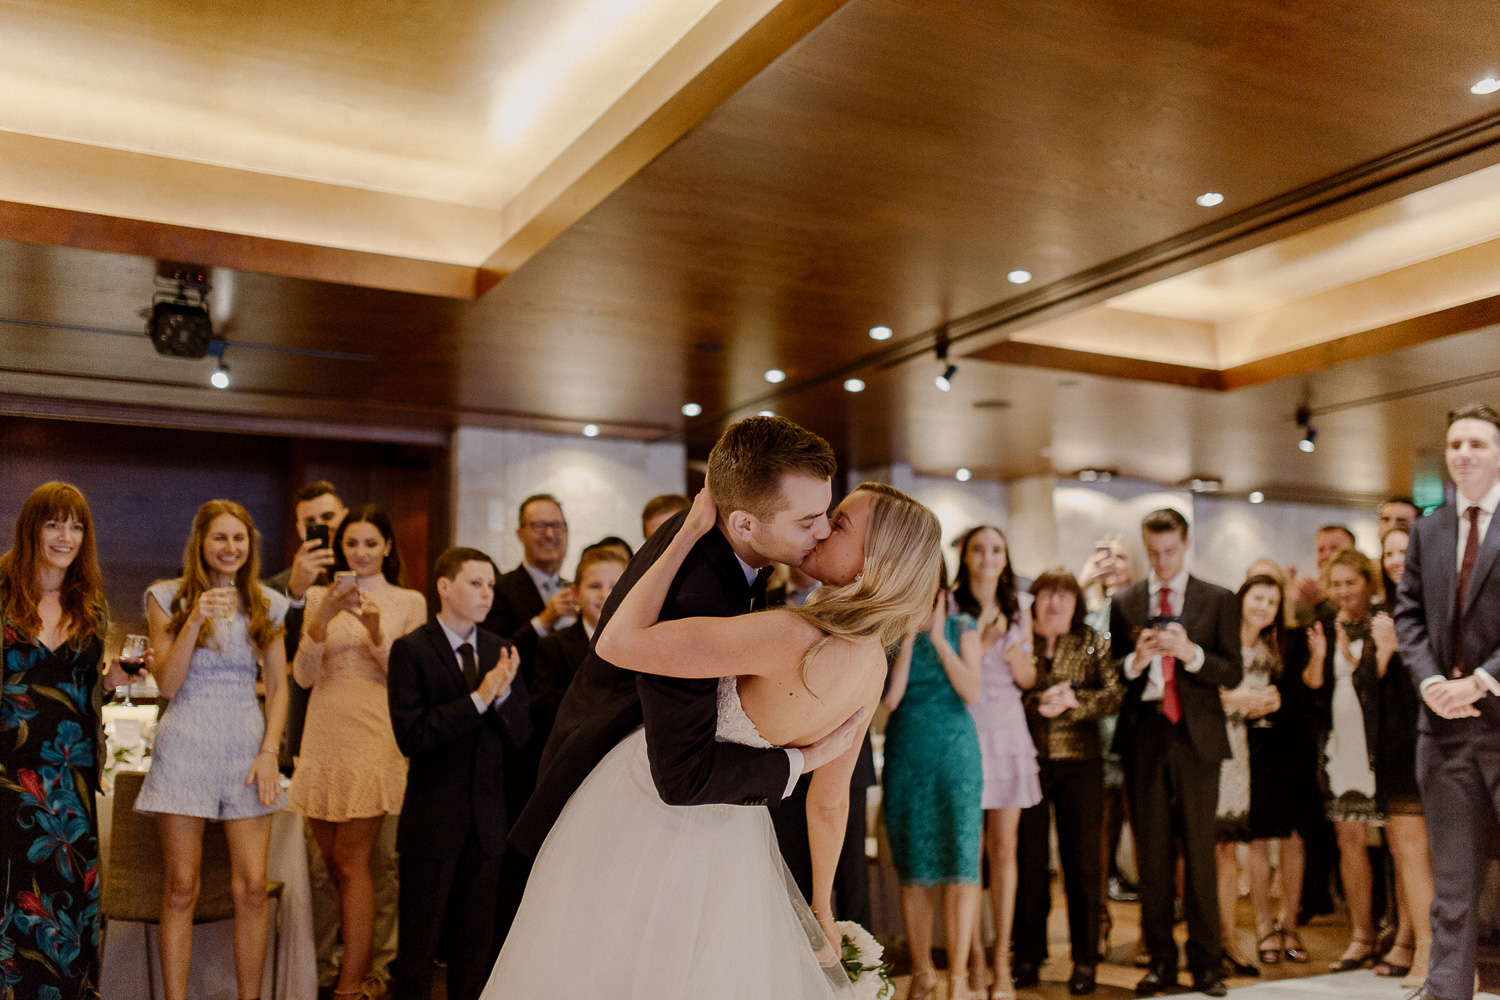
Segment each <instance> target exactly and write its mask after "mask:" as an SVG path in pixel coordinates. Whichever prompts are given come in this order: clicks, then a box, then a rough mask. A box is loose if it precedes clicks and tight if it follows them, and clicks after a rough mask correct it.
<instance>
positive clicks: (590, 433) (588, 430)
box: [583, 424, 599, 438]
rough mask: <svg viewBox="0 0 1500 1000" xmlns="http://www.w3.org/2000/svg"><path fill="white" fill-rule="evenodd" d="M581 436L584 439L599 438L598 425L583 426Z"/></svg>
mask: <svg viewBox="0 0 1500 1000" xmlns="http://www.w3.org/2000/svg"><path fill="white" fill-rule="evenodd" d="M583 436H584V437H586V438H596V437H598V436H599V425H598V424H584V425H583Z"/></svg>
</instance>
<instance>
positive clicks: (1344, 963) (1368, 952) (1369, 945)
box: [1328, 938, 1375, 972]
mask: <svg viewBox="0 0 1500 1000" xmlns="http://www.w3.org/2000/svg"><path fill="white" fill-rule="evenodd" d="M1356 946H1358V947H1360V948H1363V949H1364V950H1365V953H1364V954H1363V955H1361V956H1359V957H1358V958H1349V957H1347V956H1348V952H1349V949H1350V948H1354V947H1356ZM1374 957H1375V942H1374V941H1361V940H1360V939H1359V938H1351V939H1350V940H1349V948H1345V949H1344V955H1341V956H1339V957H1338V958H1336V959H1334V960H1333V961H1332V962H1329V963H1328V971H1329V972H1352V971H1353V970H1355V969H1363V968H1364V967H1365V966H1367V965H1369V964H1370V960H1371V959H1373V958H1374Z"/></svg>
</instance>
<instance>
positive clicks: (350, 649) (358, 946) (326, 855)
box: [289, 504, 427, 997]
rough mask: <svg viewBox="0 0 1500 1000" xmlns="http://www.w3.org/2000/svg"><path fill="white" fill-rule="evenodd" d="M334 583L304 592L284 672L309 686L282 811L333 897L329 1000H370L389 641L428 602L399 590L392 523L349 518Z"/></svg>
mask: <svg viewBox="0 0 1500 1000" xmlns="http://www.w3.org/2000/svg"><path fill="white" fill-rule="evenodd" d="M333 552H334V556H333V558H334V562H333V570H334V578H333V583H332V584H330V585H329V586H327V587H310V588H308V591H307V610H306V612H305V613H304V615H303V622H302V641H301V643H300V644H299V645H298V647H297V658H296V659H295V660H294V661H293V663H292V671H293V674H294V676H295V677H296V678H297V683H298V684H301V685H302V686H303V687H308V688H312V694H311V695H310V696H309V698H308V702H307V723H306V727H305V728H304V729H303V732H302V751H301V754H300V755H299V756H298V758H297V770H296V772H295V773H294V774H293V775H292V787H291V792H290V794H289V798H290V800H291V806H292V809H293V810H294V811H295V812H298V813H300V814H302V815H303V816H305V817H307V821H308V826H309V827H310V828H311V829H312V833H313V839H314V840H316V841H317V842H318V849H319V851H321V852H322V855H323V863H324V864H325V865H326V866H327V868H328V874H329V876H330V877H331V878H332V879H333V884H334V886H335V888H336V889H337V890H338V895H339V911H340V917H341V923H340V928H341V933H342V936H343V944H344V958H343V964H342V966H341V967H340V969H339V981H338V985H337V986H336V987H335V988H334V994H333V995H334V996H336V997H359V996H372V995H374V994H375V993H376V992H378V990H379V983H378V982H376V981H374V980H373V979H372V978H371V976H370V959H371V952H372V950H373V939H374V934H375V887H374V882H373V880H372V878H371V875H370V855H371V853H372V851H373V850H374V847H375V839H376V837H377V836H378V835H379V833H380V824H381V820H382V819H383V818H384V817H385V815H386V814H387V813H398V812H400V811H401V798H402V795H403V794H404V793H405V791H406V758H405V757H403V756H402V755H401V750H400V748H399V747H397V746H396V737H395V735H394V734H393V732H392V730H391V714H390V708H389V706H388V704H387V700H386V668H387V663H388V661H389V658H390V653H391V643H392V642H394V641H395V640H396V639H398V638H400V637H401V636H403V635H406V634H407V633H408V632H410V631H412V630H413V629H415V628H417V627H418V626H419V625H421V624H422V623H423V622H425V621H426V620H427V601H426V599H425V598H424V597H423V596H422V595H421V594H420V593H418V592H417V591H415V590H408V589H406V588H405V587H402V586H401V556H400V553H399V552H398V551H397V550H396V539H395V534H394V533H393V531H392V529H391V521H390V518H389V517H387V516H386V514H385V512H384V511H382V510H381V509H380V508H379V507H376V506H375V505H373V504H364V505H362V506H359V507H354V508H352V509H350V511H349V513H348V514H347V515H346V516H345V517H344V521H343V523H342V524H340V525H339V528H338V531H337V532H335V534H334V536H333Z"/></svg>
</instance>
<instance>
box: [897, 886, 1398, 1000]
mask: <svg viewBox="0 0 1500 1000" xmlns="http://www.w3.org/2000/svg"><path fill="white" fill-rule="evenodd" d="M1108 905H1109V910H1110V915H1111V917H1112V918H1113V920H1114V930H1113V932H1112V933H1111V934H1110V940H1109V943H1110V952H1109V960H1108V961H1106V962H1102V963H1100V965H1099V967H1098V971H1097V973H1096V978H1097V980H1098V983H1099V988H1098V990H1097V991H1095V993H1094V994H1093V997H1094V998H1095V1000H1125V998H1126V997H1131V998H1133V997H1134V996H1135V992H1134V990H1135V984H1136V982H1137V981H1138V980H1139V979H1140V978H1141V976H1143V975H1144V974H1145V970H1144V969H1141V968H1137V967H1136V966H1135V965H1134V964H1132V958H1133V957H1134V955H1135V951H1136V943H1137V941H1138V939H1139V936H1140V906H1139V904H1136V903H1109V904H1108ZM1239 927H1240V934H1239V941H1240V950H1241V952H1242V954H1243V955H1244V956H1246V957H1247V958H1249V959H1250V960H1251V961H1252V962H1254V963H1255V964H1257V965H1258V964H1259V962H1258V961H1256V957H1255V944H1256V942H1255V940H1254V933H1255V932H1254V927H1255V917H1254V912H1253V911H1252V910H1251V907H1250V902H1249V900H1248V899H1242V900H1241V901H1240V913H1239ZM1298 933H1299V934H1300V935H1301V938H1302V943H1303V944H1304V945H1305V946H1306V947H1307V950H1308V952H1309V953H1310V954H1311V956H1312V957H1311V959H1310V960H1309V961H1308V962H1306V963H1302V964H1298V963H1293V962H1286V961H1282V962H1280V963H1278V964H1276V965H1267V966H1262V967H1261V975H1260V976H1259V977H1258V978H1253V979H1252V978H1235V979H1229V980H1226V982H1227V983H1228V985H1229V986H1230V987H1231V988H1235V987H1240V986H1249V985H1252V984H1255V983H1265V982H1274V981H1277V980H1286V979H1299V978H1305V977H1309V976H1321V975H1324V974H1326V973H1327V972H1328V963H1329V962H1331V961H1333V960H1334V959H1336V958H1338V957H1339V955H1340V954H1341V953H1342V952H1343V950H1344V948H1345V947H1346V946H1347V945H1348V943H1349V927H1348V923H1347V921H1346V920H1345V918H1344V916H1343V914H1342V913H1339V914H1337V915H1335V916H1332V917H1319V918H1318V919H1317V920H1315V921H1314V922H1313V923H1312V924H1311V925H1310V926H1306V927H1302V928H1300V929H1299V931H1298ZM1186 938H1187V930H1186V928H1185V926H1184V925H1182V924H1178V925H1177V939H1178V942H1179V943H1182V942H1184V941H1185V940H1186ZM1047 939H1048V951H1049V952H1050V954H1051V959H1050V960H1049V961H1048V962H1047V964H1046V965H1043V966H1042V972H1041V979H1042V981H1041V983H1040V984H1039V985H1038V986H1036V987H1033V988H1032V989H1027V990H1019V991H1017V993H1016V1000H1072V998H1071V997H1070V996H1069V994H1068V986H1067V982H1068V976H1069V975H1070V974H1071V973H1072V971H1073V964H1072V960H1071V959H1070V957H1069V950H1068V925H1067V904H1066V901H1065V900H1064V899H1063V896H1062V889H1061V886H1060V885H1059V884H1058V883H1056V882H1054V885H1053V899H1052V915H1051V919H1050V920H1049V921H1048V924H1047ZM939 961H941V956H939ZM901 964H902V966H904V965H905V964H906V963H905V962H902V963H901ZM903 971H904V970H903ZM939 975H940V978H941V977H942V976H943V974H942V973H939ZM1344 975H1354V973H1345V974H1344ZM1364 975H1367V976H1369V977H1370V978H1371V979H1378V977H1376V976H1374V975H1373V974H1372V973H1364ZM1190 983H1191V979H1190V977H1189V976H1188V975H1187V972H1186V970H1184V971H1183V973H1182V985H1183V986H1188V985H1189V984H1190ZM1399 983H1400V980H1395V979H1392V980H1382V981H1380V985H1381V986H1382V987H1383V986H1385V985H1387V984H1388V985H1389V987H1390V990H1391V992H1390V995H1391V996H1392V997H1400V996H1403V995H1404V994H1405V992H1407V991H1404V990H1402V989H1400V986H1399ZM909 986H910V977H909V976H905V975H902V976H898V977H897V978H896V995H895V997H894V998H892V1000H906V998H907V992H908V987H909ZM1257 992H1261V991H1257ZM931 996H932V1000H947V997H948V990H947V987H946V985H942V986H940V987H939V988H938V990H937V991H936V992H935V993H933V994H932V995H931ZM1268 1000H1269V998H1268Z"/></svg>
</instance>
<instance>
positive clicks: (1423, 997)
mask: <svg viewBox="0 0 1500 1000" xmlns="http://www.w3.org/2000/svg"><path fill="white" fill-rule="evenodd" d="M1406 1000H1443V998H1442V997H1440V996H1438V995H1437V994H1436V993H1434V992H1432V991H1431V990H1429V989H1428V988H1427V984H1426V983H1423V984H1422V985H1421V986H1419V987H1417V989H1416V990H1414V991H1413V992H1411V993H1408V994H1407V995H1406Z"/></svg>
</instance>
